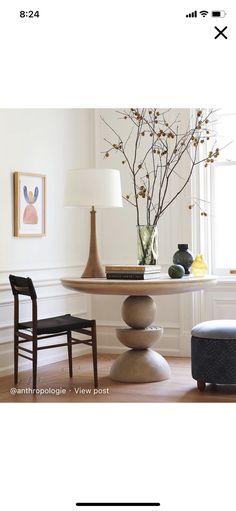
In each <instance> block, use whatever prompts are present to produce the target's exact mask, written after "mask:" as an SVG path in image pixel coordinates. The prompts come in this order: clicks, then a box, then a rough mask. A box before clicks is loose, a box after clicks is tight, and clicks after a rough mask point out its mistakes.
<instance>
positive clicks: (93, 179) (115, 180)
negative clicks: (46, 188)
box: [65, 169, 123, 278]
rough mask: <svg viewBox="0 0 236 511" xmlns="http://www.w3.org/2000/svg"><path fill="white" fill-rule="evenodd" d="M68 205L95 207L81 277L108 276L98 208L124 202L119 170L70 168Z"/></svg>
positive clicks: (67, 187)
mask: <svg viewBox="0 0 236 511" xmlns="http://www.w3.org/2000/svg"><path fill="white" fill-rule="evenodd" d="M65 206H70V207H90V208H91V211H90V215H91V217H90V220H91V230H90V249H89V257H88V261H87V264H86V267H85V270H84V272H83V274H82V275H81V277H82V278H92V277H95V278H102V277H105V272H104V270H103V268H102V266H101V263H100V260H99V255H98V248H97V239H96V211H95V208H121V207H122V206H123V204H122V193H121V183H120V172H119V170H114V169H78V170H69V171H68V172H67V178H66V186H65Z"/></svg>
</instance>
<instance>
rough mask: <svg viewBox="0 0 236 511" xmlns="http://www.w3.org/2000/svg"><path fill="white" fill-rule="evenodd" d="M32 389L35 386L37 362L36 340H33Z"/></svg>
mask: <svg viewBox="0 0 236 511" xmlns="http://www.w3.org/2000/svg"><path fill="white" fill-rule="evenodd" d="M32 342H33V390H36V388H37V362H38V349H37V348H38V341H37V339H34V340H33V341H32Z"/></svg>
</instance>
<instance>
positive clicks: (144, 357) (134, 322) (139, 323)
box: [110, 296, 170, 383]
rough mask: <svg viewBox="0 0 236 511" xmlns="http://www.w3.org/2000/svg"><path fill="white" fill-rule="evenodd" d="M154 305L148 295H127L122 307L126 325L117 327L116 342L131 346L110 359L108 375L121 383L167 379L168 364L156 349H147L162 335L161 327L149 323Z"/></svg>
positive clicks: (153, 316)
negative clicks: (112, 362)
mask: <svg viewBox="0 0 236 511" xmlns="http://www.w3.org/2000/svg"><path fill="white" fill-rule="evenodd" d="M155 314H156V304H155V302H154V301H153V300H152V298H150V297H149V296H129V297H128V298H126V300H125V301H124V303H123V306H122V317H123V319H124V321H125V322H126V324H127V325H128V327H124V328H117V329H116V334H117V337H118V339H119V341H120V342H121V343H122V344H124V345H125V346H127V347H129V348H132V349H131V350H129V351H126V352H124V353H123V354H122V355H120V356H119V357H118V358H117V360H116V361H115V362H114V364H113V366H112V368H111V371H110V376H111V378H112V380H115V381H119V382H124V383H150V382H154V381H162V380H167V379H168V378H170V367H169V365H168V363H167V362H166V360H165V359H164V358H163V357H162V356H161V355H160V354H159V353H157V352H156V351H153V350H151V349H150V346H152V345H153V344H154V343H155V342H156V341H157V340H158V339H159V338H160V337H161V335H162V332H163V330H162V328H161V327H159V326H152V327H150V326H149V325H150V324H151V323H152V322H153V321H154V319H155ZM129 327H131V328H129Z"/></svg>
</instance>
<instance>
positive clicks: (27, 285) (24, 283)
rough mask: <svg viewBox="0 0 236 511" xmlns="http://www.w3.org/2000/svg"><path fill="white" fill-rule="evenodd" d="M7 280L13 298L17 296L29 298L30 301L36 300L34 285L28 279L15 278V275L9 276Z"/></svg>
mask: <svg viewBox="0 0 236 511" xmlns="http://www.w3.org/2000/svg"><path fill="white" fill-rule="evenodd" d="M9 280H10V284H11V288H12V292H13V295H14V297H16V296H18V295H26V296H30V298H31V299H32V300H34V301H35V300H36V299H37V294H36V291H35V287H34V284H33V282H32V280H31V279H30V278H29V277H17V276H16V275H9Z"/></svg>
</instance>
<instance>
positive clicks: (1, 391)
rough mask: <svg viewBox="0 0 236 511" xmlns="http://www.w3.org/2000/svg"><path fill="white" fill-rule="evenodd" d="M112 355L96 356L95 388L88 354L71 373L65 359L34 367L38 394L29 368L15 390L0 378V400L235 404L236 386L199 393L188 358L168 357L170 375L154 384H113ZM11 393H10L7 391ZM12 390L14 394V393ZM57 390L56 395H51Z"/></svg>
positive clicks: (10, 381) (8, 378) (10, 380)
mask: <svg viewBox="0 0 236 511" xmlns="http://www.w3.org/2000/svg"><path fill="white" fill-rule="evenodd" d="M115 358H116V355H99V359H98V369H99V389H97V391H95V392H96V393H95V394H94V389H93V377H92V361H91V357H90V356H89V355H85V356H83V357H79V358H75V359H74V363H73V366H74V376H73V378H72V379H70V378H69V376H68V364H67V361H63V362H57V363H55V364H50V365H47V366H44V367H40V368H39V369H38V394H37V395H32V394H31V393H30V392H31V371H24V372H21V373H20V374H19V384H18V387H17V393H16V391H15V390H12V391H11V389H12V388H13V389H14V385H13V377H12V376H5V377H2V378H0V402H2V403H4V402H5V403H22V402H33V403H38V402H43V403H46V402H50V403H52V402H54V403H60V402H62V403H66V402H67V403H71V402H81V403H84V402H90V403H91V402H96V403H101V402H105V403H125V402H128V403H134V402H136V403H224V402H226V403H233V402H234V403H235V402H236V385H227V386H226V385H217V386H213V385H207V387H206V390H205V392H203V393H202V392H199V391H198V390H197V388H196V382H195V381H194V380H193V379H192V377H191V373H190V359H188V358H169V359H168V361H169V364H170V366H171V372H172V376H171V379H170V380H167V381H163V382H158V383H145V384H142V383H139V384H130V383H126V384H123V383H117V382H113V381H112V380H110V378H109V369H110V366H111V364H112V362H113V361H114V360H115ZM11 392H12V393H11ZM14 392H15V393H14ZM55 393H57V394H55Z"/></svg>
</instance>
